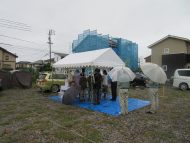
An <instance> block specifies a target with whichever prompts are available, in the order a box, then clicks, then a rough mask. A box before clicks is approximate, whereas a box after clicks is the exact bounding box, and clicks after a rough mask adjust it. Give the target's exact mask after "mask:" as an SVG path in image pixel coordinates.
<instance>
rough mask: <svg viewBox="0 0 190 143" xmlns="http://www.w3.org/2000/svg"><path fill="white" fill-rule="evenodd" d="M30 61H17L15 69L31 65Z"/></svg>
mask: <svg viewBox="0 0 190 143" xmlns="http://www.w3.org/2000/svg"><path fill="white" fill-rule="evenodd" d="M30 63H31V62H28V61H19V62H17V63H16V69H25V68H29V67H31V64H30Z"/></svg>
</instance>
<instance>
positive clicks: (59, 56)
mask: <svg viewBox="0 0 190 143" xmlns="http://www.w3.org/2000/svg"><path fill="white" fill-rule="evenodd" d="M53 53H54V62H57V61H59V60H61V59H63V58H64V57H66V56H67V55H68V54H65V53H56V52H53ZM55 72H56V73H64V74H67V70H65V69H62V68H55Z"/></svg>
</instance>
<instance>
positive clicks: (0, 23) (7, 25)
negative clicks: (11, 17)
mask: <svg viewBox="0 0 190 143" xmlns="http://www.w3.org/2000/svg"><path fill="white" fill-rule="evenodd" d="M0 26H1V27H6V28H12V29H18V30H25V31H30V30H31V29H30V28H28V27H23V26H18V25H10V24H7V23H2V22H1V21H0Z"/></svg>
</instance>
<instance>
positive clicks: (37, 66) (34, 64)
mask: <svg viewBox="0 0 190 143" xmlns="http://www.w3.org/2000/svg"><path fill="white" fill-rule="evenodd" d="M30 65H31V67H32V68H33V69H35V70H39V69H40V68H41V67H43V66H44V61H43V60H38V61H35V62H32V63H30Z"/></svg>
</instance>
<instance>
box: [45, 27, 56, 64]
mask: <svg viewBox="0 0 190 143" xmlns="http://www.w3.org/2000/svg"><path fill="white" fill-rule="evenodd" d="M51 35H55V31H54V30H53V29H50V30H49V33H48V42H47V43H48V44H49V63H50V66H51V45H52V44H53V43H52V42H51Z"/></svg>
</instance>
